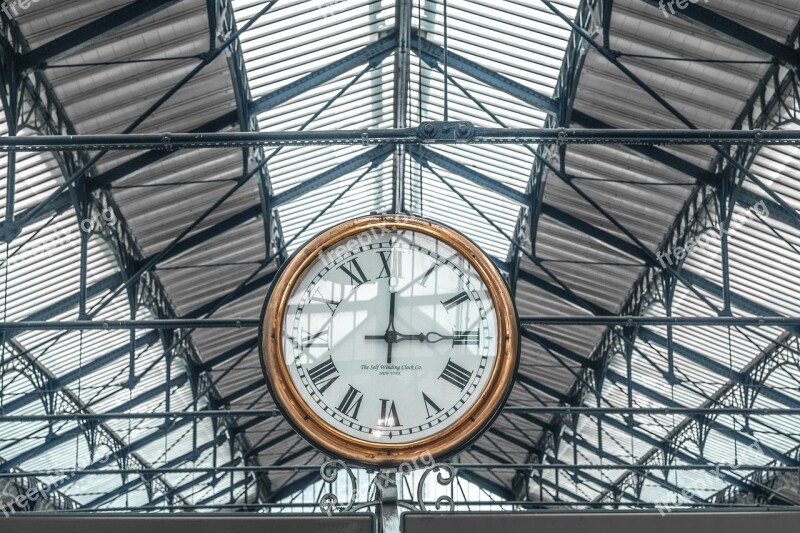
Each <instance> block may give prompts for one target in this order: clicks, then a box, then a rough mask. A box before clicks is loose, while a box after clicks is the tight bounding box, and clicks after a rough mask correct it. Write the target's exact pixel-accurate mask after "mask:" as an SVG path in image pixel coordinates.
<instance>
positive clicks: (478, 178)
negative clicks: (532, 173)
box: [408, 145, 530, 206]
mask: <svg viewBox="0 0 800 533" xmlns="http://www.w3.org/2000/svg"><path fill="white" fill-rule="evenodd" d="M408 152H409V153H410V154H411V156H412V157H413V158H414V159H416V160H417V161H419V162H420V164H425V163H426V162H429V163H433V164H434V165H436V166H438V167H441V168H443V169H445V170H447V171H448V172H452V173H453V174H456V175H458V176H461V177H462V178H464V179H466V180H469V181H471V182H472V183H475V184H477V185H480V186H481V187H485V188H487V189H489V190H490V191H494V192H496V193H498V194H500V195H502V196H504V197H506V198H508V199H510V200H513V201H515V202H517V203H518V204H520V205H523V206H527V205H528V204H529V203H530V197H529V196H528V195H527V194H525V193H523V192H519V191H517V190H516V189H514V188H512V187H509V186H508V185H506V184H504V183H500V182H499V181H497V180H495V179H493V178H490V177H488V176H486V175H485V174H482V173H480V172H478V171H476V170H473V169H471V168H470V167H468V166H466V165H464V164H462V163H459V162H458V161H455V160H453V159H450V158H449V157H447V156H445V155H442V154H440V153H438V152H435V151H433V150H431V149H430V148H426V147H424V146H418V145H411V146H409V147H408Z"/></svg>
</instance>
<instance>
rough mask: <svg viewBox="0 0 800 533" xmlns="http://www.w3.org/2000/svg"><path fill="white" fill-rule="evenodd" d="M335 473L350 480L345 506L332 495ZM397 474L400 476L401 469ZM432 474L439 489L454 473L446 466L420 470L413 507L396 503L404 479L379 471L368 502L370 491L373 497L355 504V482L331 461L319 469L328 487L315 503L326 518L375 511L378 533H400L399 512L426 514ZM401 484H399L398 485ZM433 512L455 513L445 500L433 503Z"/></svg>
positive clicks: (346, 468)
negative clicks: (426, 482) (428, 485)
mask: <svg viewBox="0 0 800 533" xmlns="http://www.w3.org/2000/svg"><path fill="white" fill-rule="evenodd" d="M339 470H344V471H345V473H346V474H347V477H348V479H349V480H350V495H349V498H348V500H347V503H340V501H339V497H338V496H337V495H336V494H335V493H334V492H333V490H334V485H333V484H334V482H335V481H336V480H337V478H338V475H339V474H338V473H339ZM400 472H403V470H402V469H401V470H400ZM434 472H435V473H436V482H437V483H438V484H439V485H441V486H447V485H450V484H451V483H453V481H454V480H455V478H456V471H455V469H454V468H453V467H452V466H450V465H448V464H436V463H434V464H433V465H431V466H429V467H428V468H426V469H425V470H423V472H422V475H421V476H420V478H419V482H418V483H417V488H416V494H415V496H416V498H417V501H416V504H415V503H414V502H413V496H412V501H401V500H400V499H399V491H398V486H399V484H398V480H402V476H403V475H404V474H403V473H401V474H400V475H398V473H397V472H396V471H394V470H381V471H378V473H377V474H375V478H374V479H373V480H372V482H371V483H370V490H368V491H367V492H369V494H370V496H368V498H372V496H371V494H372V492H371V487H373V486H374V487H375V496H374V499H371V501H368V502H363V503H356V496H357V494H358V481H357V478H356V476H355V474H354V473H353V470H352V469H351V467H350V466H349V465H348V464H347V463H345V462H344V461H341V460H338V459H337V460H331V461H329V462H327V463H325V464H324V465H322V467H321V468H320V475H321V477H322V480H323V482H325V483H329V484H330V491H331V492H327V493H325V494H323V495H322V496H321V497H320V500H319V507H320V510H321V511H322V512H324V513H326V514H328V515H329V516H330V515H332V514H334V513H353V512H358V511H361V510H363V509H368V508H371V507H374V508H375V516H376V517H377V519H378V532H379V533H400V508H403V509H407V510H409V511H423V512H427V511H429V509H428V507H427V506H426V505H425V490H424V489H425V481H426V480H427V478H428V475H429V474H431V473H434ZM401 482H402V481H401ZM434 505H435V510H436V511H443V510H446V509H447V510H449V511H451V512H452V511H454V510H455V502H454V501H453V499H452V498H451V497H449V496H439V497H438V498H437V499H436V502H435V504H434Z"/></svg>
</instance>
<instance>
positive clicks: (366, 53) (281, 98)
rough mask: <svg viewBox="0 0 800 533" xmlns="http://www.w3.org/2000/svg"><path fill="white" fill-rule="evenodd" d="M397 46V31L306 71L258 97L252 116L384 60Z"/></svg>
mask: <svg viewBox="0 0 800 533" xmlns="http://www.w3.org/2000/svg"><path fill="white" fill-rule="evenodd" d="M396 45H397V37H395V35H394V33H392V34H391V35H387V36H386V37H383V38H382V39H380V40H378V41H375V42H374V43H372V44H369V45H367V46H365V47H364V48H361V49H360V50H356V51H355V52H353V53H352V54H349V55H347V56H345V57H343V58H342V59H339V60H338V61H334V62H333V63H331V64H329V65H326V66H324V67H322V68H320V69H317V70H315V71H313V72H311V73H309V74H306V75H305V76H303V77H302V78H300V79H299V80H297V81H294V82H292V83H290V84H288V85H286V86H284V87H281V88H280V89H277V90H276V91H274V92H273V93H270V94H268V95H264V96H261V97H259V98H257V99H256V100H254V101H252V102H251V103H250V106H249V112H250V115H251V116H255V115H258V114H259V113H263V112H264V111H267V110H269V109H272V108H274V107H277V106H279V105H281V104H283V103H285V102H288V101H289V100H291V99H292V98H294V97H296V96H298V95H300V94H303V93H304V92H306V91H308V90H310V89H313V88H314V87H319V86H320V85H323V84H325V83H327V82H329V81H331V80H334V79H336V78H337V77H339V76H341V75H342V74H346V73H347V72H348V71H350V70H352V69H354V68H356V67H358V66H360V65H364V64H365V63H370V62H372V63H374V64H375V63H380V61H382V60H383V59H385V58H386V57H389V55H391V53H392V52H393V51H394V48H395V46H396Z"/></svg>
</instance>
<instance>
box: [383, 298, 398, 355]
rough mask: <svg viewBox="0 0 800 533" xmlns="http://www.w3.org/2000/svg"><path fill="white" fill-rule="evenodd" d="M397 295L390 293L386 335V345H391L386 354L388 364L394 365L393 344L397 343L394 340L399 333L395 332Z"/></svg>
mask: <svg viewBox="0 0 800 533" xmlns="http://www.w3.org/2000/svg"><path fill="white" fill-rule="evenodd" d="M396 295H397V293H395V292H394V291H392V292H390V293H389V326H388V327H387V328H386V333H385V334H384V337H386V343H387V344H388V345H389V349H388V351H387V354H386V364H387V365H390V364H392V344H394V343H395V342H397V341H396V340H394V339H393V337H394V338H396V336H397V332H396V331H395V330H394V303H395V296H396ZM393 341H394V342H393Z"/></svg>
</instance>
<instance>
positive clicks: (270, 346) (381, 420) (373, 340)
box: [259, 215, 520, 468]
mask: <svg viewBox="0 0 800 533" xmlns="http://www.w3.org/2000/svg"><path fill="white" fill-rule="evenodd" d="M259 335H260V339H259V346H260V350H261V361H262V366H263V370H264V373H265V376H266V378H267V381H268V385H269V388H270V392H271V394H272V396H273V399H274V400H275V402H276V404H277V406H278V408H279V409H280V410H281V411H282V412H283V414H284V416H285V417H286V419H287V420H288V421H289V423H290V424H292V426H293V427H294V428H295V429H296V430H297V431H298V432H299V433H300V434H301V435H303V436H304V437H305V438H306V439H307V440H308V441H309V442H311V443H312V444H313V445H315V446H316V447H317V448H319V449H321V450H322V451H323V452H324V453H326V454H328V455H331V456H334V457H337V458H341V459H344V460H347V461H350V462H352V463H355V464H359V465H364V466H377V467H384V468H390V467H396V466H399V465H401V464H403V463H408V462H413V461H415V460H416V459H417V458H419V457H421V456H423V455H427V454H430V455H431V456H433V457H434V458H436V459H441V458H444V457H446V456H449V455H452V454H454V453H456V452H458V451H459V450H460V449H462V448H463V447H464V446H466V445H467V444H469V443H470V442H472V441H474V440H475V439H476V438H477V437H478V436H480V434H481V433H482V432H483V431H485V430H486V429H487V428H488V426H489V425H490V423H491V422H492V421H493V420H494V418H495V416H496V415H497V414H498V413H499V411H500V409H501V408H502V406H503V404H504V402H505V400H506V398H507V397H508V394H509V392H510V390H511V386H512V384H513V380H514V375H515V373H516V370H517V364H518V360H519V344H520V343H519V324H518V319H517V314H516V310H515V308H514V303H513V300H512V298H511V295H510V294H509V291H508V288H507V286H506V284H505V281H504V280H503V278H502V276H501V275H500V273H499V272H498V271H497V269H496V268H495V267H494V265H493V263H492V262H491V260H490V259H489V258H488V257H487V256H486V255H485V254H484V253H483V252H482V251H481V250H480V249H479V248H478V247H477V246H476V245H475V244H474V243H472V242H471V241H470V240H469V239H467V238H466V237H464V236H463V235H461V234H459V233H458V232H456V231H454V230H453V229H450V228H448V227H445V226H443V225H440V224H437V223H434V222H432V221H429V220H426V219H421V218H417V217H409V216H405V215H382V216H377V215H376V216H369V217H364V218H358V219H355V220H350V221H348V222H345V223H342V224H339V225H337V226H335V227H333V228H331V229H329V230H327V231H325V232H323V233H321V234H320V235H317V236H316V237H314V238H313V239H312V240H311V241H309V242H308V243H307V244H306V245H305V246H303V247H302V248H301V249H299V250H298V251H297V252H295V254H294V255H293V256H292V257H291V258H290V259H289V261H287V262H286V263H285V265H284V266H283V267H282V269H281V271H280V272H279V273H278V275H277V277H276V279H275V281H274V282H273V284H272V286H271V288H270V292H269V295H268V296H267V299H266V302H265V304H264V308H263V311H262V315H261V328H260V331H259Z"/></svg>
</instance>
